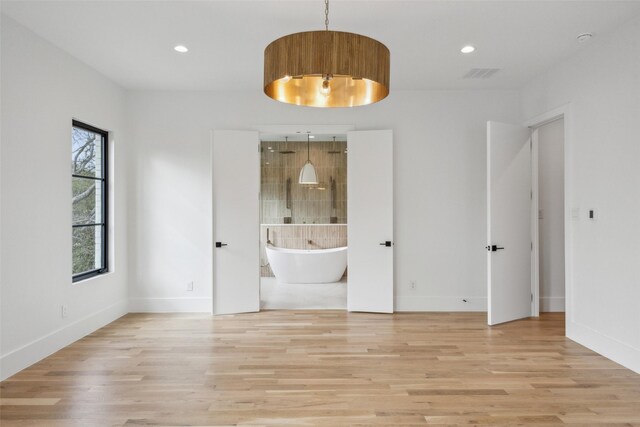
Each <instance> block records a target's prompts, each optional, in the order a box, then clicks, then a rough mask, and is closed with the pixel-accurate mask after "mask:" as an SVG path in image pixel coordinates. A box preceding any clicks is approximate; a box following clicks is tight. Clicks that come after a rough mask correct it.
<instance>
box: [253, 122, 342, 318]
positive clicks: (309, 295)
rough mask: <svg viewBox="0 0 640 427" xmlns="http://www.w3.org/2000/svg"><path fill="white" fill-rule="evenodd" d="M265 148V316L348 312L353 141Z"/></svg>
mask: <svg viewBox="0 0 640 427" xmlns="http://www.w3.org/2000/svg"><path fill="white" fill-rule="evenodd" d="M260 140H261V141H260V308H261V309H269V310H273V309H278V310H310V309H313V310H322V309H325V310H335V309H338V310H346V309H347V249H348V244H347V195H348V194H347V179H348V177H347V135H346V134H338V135H335V134H333V135H325V134H320V133H313V134H312V133H311V132H306V133H302V132H300V133H293V134H273V133H263V134H261V135H260ZM304 173H306V174H307V175H306V176H305V175H304Z"/></svg>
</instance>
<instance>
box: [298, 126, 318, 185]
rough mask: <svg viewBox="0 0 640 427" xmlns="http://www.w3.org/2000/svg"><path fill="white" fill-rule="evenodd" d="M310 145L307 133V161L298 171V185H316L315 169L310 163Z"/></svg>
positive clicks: (316, 175)
mask: <svg viewBox="0 0 640 427" xmlns="http://www.w3.org/2000/svg"><path fill="white" fill-rule="evenodd" d="M310 144H311V141H310V139H309V133H307V161H306V162H305V163H304V166H302V169H301V170H300V177H299V178H298V183H299V184H317V183H318V174H316V168H315V166H313V163H311V159H310Z"/></svg>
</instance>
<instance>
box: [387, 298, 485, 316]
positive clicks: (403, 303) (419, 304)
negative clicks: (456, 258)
mask: <svg viewBox="0 0 640 427" xmlns="http://www.w3.org/2000/svg"><path fill="white" fill-rule="evenodd" d="M463 300H467V302H464V301H463ZM395 311H478V312H486V311H487V298H486V297H456V296H450V297H431V296H415V297H412V296H406V295H405V296H397V295H396V304H395Z"/></svg>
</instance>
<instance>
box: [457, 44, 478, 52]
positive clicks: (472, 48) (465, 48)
mask: <svg viewBox="0 0 640 427" xmlns="http://www.w3.org/2000/svg"><path fill="white" fill-rule="evenodd" d="M474 50H476V48H475V47H473V46H471V45H467V46H465V47H463V48H462V49H460V52H462V53H471V52H473V51H474Z"/></svg>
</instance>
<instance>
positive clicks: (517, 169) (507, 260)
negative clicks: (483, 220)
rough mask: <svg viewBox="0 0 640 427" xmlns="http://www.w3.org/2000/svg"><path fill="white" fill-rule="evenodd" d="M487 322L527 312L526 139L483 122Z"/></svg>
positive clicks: (507, 127) (522, 130)
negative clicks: (484, 139)
mask: <svg viewBox="0 0 640 427" xmlns="http://www.w3.org/2000/svg"><path fill="white" fill-rule="evenodd" d="M487 245H488V246H487V248H486V249H487V271H488V277H487V281H488V323H489V325H495V324H498V323H504V322H509V321H511V320H516V319H521V318H524V317H529V316H531V139H530V132H529V129H527V128H526V127H523V126H517V125H511V124H505V123H498V122H488V123H487Z"/></svg>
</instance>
